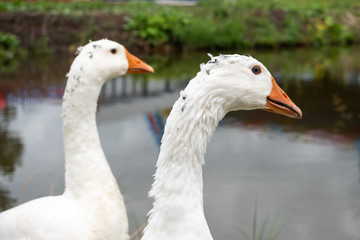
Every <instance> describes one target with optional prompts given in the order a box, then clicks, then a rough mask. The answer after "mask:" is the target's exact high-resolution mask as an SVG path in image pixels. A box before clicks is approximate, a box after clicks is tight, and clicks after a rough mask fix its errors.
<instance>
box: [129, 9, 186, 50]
mask: <svg viewBox="0 0 360 240" xmlns="http://www.w3.org/2000/svg"><path fill="white" fill-rule="evenodd" d="M188 23H189V15H188V14H186V13H184V12H181V11H177V10H175V9H173V8H158V9H157V11H154V12H149V11H138V12H136V13H134V14H133V15H132V16H131V17H129V18H128V19H127V25H126V26H125V30H128V31H132V32H133V33H134V34H135V35H137V36H139V37H140V38H142V39H144V40H146V41H148V42H149V43H150V44H152V45H154V46H158V45H160V44H165V43H176V42H177V36H176V32H179V31H180V29H182V28H184V26H186V25H187V24H188Z"/></svg>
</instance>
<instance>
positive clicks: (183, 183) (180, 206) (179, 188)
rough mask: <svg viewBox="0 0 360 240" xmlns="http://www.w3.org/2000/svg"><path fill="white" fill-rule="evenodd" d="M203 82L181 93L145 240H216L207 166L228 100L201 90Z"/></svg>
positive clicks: (165, 142)
mask: <svg viewBox="0 0 360 240" xmlns="http://www.w3.org/2000/svg"><path fill="white" fill-rule="evenodd" d="M202 77H203V76H199V75H198V76H197V77H196V78H194V79H193V80H192V83H193V84H189V86H188V87H187V88H186V89H185V90H184V91H183V92H182V93H181V96H180V98H179V99H178V100H177V102H176V103H175V105H174V107H173V109H172V111H171V113H170V115H169V118H168V120H167V123H166V127H165V132H164V136H163V139H162V145H161V148H160V155H159V158H158V162H157V165H156V167H157V169H156V174H155V181H154V184H153V186H152V190H151V191H150V196H151V197H154V199H155V202H154V205H153V209H152V210H151V211H150V213H149V214H150V218H149V223H148V226H147V228H146V229H145V233H144V237H143V240H150V239H171V240H175V239H187V240H192V239H197V240H199V239H200V240H201V239H207V240H209V239H212V236H211V234H210V230H209V228H208V226H207V222H206V219H205V216H204V209H203V180H202V165H203V164H204V155H205V152H206V146H207V143H208V142H209V140H210V139H211V136H212V135H213V132H214V130H215V128H216V127H217V125H218V122H219V121H220V120H221V119H222V118H223V116H224V114H225V113H224V112H223V110H222V108H221V107H220V106H222V103H221V101H223V100H222V99H220V98H213V96H212V94H211V91H210V93H209V92H208V91H209V89H207V90H204V89H205V88H204V87H201V85H204V84H205V83H204V82H203V81H202V79H201V78H202ZM198 83H199V84H198ZM197 84H198V85H197Z"/></svg>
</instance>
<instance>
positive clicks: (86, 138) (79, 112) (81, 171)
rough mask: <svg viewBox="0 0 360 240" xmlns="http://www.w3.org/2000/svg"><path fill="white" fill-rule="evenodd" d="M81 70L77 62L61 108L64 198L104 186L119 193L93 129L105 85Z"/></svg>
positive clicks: (93, 75)
mask: <svg viewBox="0 0 360 240" xmlns="http://www.w3.org/2000/svg"><path fill="white" fill-rule="evenodd" d="M82 69H85V66H83V65H81V64H79V63H78V62H76V61H75V62H74V64H73V65H72V67H71V69H70V72H69V73H68V82H67V86H66V89H65V94H64V99H63V106H62V118H63V135H64V148H65V159H66V161H65V162H66V165H65V170H66V172H65V194H74V195H75V196H76V197H85V196H86V195H89V194H90V195H91V194H93V193H96V192H97V191H99V190H100V189H104V186H103V184H104V183H107V184H110V185H109V186H108V187H110V188H111V189H112V190H113V191H114V193H115V194H116V193H117V192H119V189H118V187H117V184H116V181H115V179H114V177H113V175H112V172H111V169H110V167H109V165H108V163H107V160H106V158H105V155H104V153H103V150H102V147H101V143H100V139H99V134H98V131H97V127H96V109H97V99H98V97H99V93H100V90H101V87H102V83H103V82H105V81H102V79H101V77H100V76H99V75H96V73H94V74H87V73H86V72H83V70H82ZM89 82H91V84H89ZM109 190H110V189H109ZM119 195H120V192H119Z"/></svg>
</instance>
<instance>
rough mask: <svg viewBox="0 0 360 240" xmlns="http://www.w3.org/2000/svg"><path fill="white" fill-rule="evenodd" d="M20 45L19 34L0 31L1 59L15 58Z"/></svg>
mask: <svg viewBox="0 0 360 240" xmlns="http://www.w3.org/2000/svg"><path fill="white" fill-rule="evenodd" d="M19 46H20V41H19V39H18V37H17V36H15V35H14V34H11V33H4V32H0V59H2V61H4V60H8V59H11V58H13V57H14V55H15V54H16V53H17V52H18V50H19Z"/></svg>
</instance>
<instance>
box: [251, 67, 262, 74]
mask: <svg viewBox="0 0 360 240" xmlns="http://www.w3.org/2000/svg"><path fill="white" fill-rule="evenodd" d="M251 71H252V72H253V73H254V74H256V75H258V74H259V73H261V68H260V66H259V65H255V66H253V67H252V68H251Z"/></svg>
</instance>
